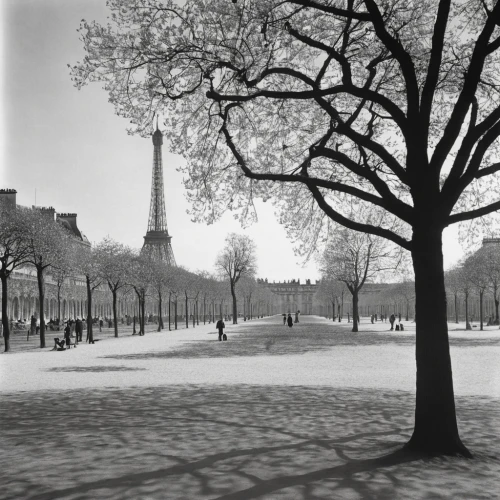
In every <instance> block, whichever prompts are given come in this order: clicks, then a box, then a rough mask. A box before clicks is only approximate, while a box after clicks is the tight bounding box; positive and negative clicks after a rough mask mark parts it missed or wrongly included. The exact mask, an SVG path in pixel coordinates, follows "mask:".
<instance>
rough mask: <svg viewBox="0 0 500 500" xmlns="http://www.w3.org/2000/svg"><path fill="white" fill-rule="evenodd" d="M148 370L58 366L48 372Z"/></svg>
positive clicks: (126, 367) (120, 367)
mask: <svg viewBox="0 0 500 500" xmlns="http://www.w3.org/2000/svg"><path fill="white" fill-rule="evenodd" d="M145 370H146V368H131V367H129V366H58V367H55V368H49V369H47V370H45V371H47V372H137V371H145Z"/></svg>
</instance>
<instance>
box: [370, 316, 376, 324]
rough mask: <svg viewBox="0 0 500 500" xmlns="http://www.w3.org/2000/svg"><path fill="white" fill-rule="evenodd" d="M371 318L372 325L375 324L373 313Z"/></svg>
mask: <svg viewBox="0 0 500 500" xmlns="http://www.w3.org/2000/svg"><path fill="white" fill-rule="evenodd" d="M370 319H371V322H372V325H373V320H374V319H375V318H374V317H373V314H372V315H371V318H370Z"/></svg>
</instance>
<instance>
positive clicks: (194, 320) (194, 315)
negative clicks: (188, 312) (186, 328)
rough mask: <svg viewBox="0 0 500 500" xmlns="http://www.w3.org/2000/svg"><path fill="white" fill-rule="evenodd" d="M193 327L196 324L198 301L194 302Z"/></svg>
mask: <svg viewBox="0 0 500 500" xmlns="http://www.w3.org/2000/svg"><path fill="white" fill-rule="evenodd" d="M192 309H193V328H194V327H195V326H196V302H193V307H192Z"/></svg>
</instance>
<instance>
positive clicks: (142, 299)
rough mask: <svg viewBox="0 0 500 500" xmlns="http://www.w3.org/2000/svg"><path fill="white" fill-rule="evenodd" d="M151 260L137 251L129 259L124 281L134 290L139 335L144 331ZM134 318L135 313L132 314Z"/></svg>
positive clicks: (150, 279)
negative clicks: (136, 302)
mask: <svg viewBox="0 0 500 500" xmlns="http://www.w3.org/2000/svg"><path fill="white" fill-rule="evenodd" d="M151 262H152V261H151V260H150V259H148V258H147V257H146V256H145V255H143V254H141V253H140V252H139V251H136V252H135V255H134V256H133V257H132V258H131V259H130V265H129V267H128V270H127V275H126V282H127V284H128V285H129V286H131V287H132V288H133V290H134V292H135V295H136V297H137V301H138V313H139V314H138V317H139V335H141V336H142V335H144V334H145V333H146V299H147V296H148V293H149V290H150V286H151V281H152V272H153V271H152V269H151ZM134 318H135V314H134Z"/></svg>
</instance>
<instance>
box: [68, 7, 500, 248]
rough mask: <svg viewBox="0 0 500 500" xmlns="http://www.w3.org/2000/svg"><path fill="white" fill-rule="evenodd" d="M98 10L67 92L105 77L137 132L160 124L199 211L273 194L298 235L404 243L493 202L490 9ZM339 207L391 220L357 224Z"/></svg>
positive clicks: (244, 211) (496, 110)
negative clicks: (101, 13)
mask: <svg viewBox="0 0 500 500" xmlns="http://www.w3.org/2000/svg"><path fill="white" fill-rule="evenodd" d="M109 6H110V9H111V11H112V15H111V23H110V24H108V25H106V26H100V25H99V24H97V23H87V22H85V21H84V22H83V23H82V26H81V30H80V32H81V35H82V39H83V42H84V45H85V49H86V51H87V55H86V56H85V59H84V60H83V62H81V63H79V64H77V65H75V66H73V67H72V75H73V78H74V80H75V83H76V85H77V86H78V87H82V86H83V85H84V84H86V83H87V82H89V81H103V82H104V83H105V88H106V90H107V91H108V92H109V95H110V100H111V102H112V103H113V104H114V106H115V108H116V111H117V113H118V114H119V115H122V116H125V117H127V118H129V119H130V121H131V124H132V125H131V130H133V131H135V132H138V133H142V134H145V135H148V134H150V132H151V126H152V118H153V115H154V114H160V115H161V116H164V117H165V123H166V124H167V125H168V130H169V134H168V138H169V139H170V141H171V147H172V149H173V151H175V152H177V153H180V154H182V155H183V156H184V157H185V158H187V160H188V163H187V166H186V172H187V173H189V176H187V177H186V181H185V182H186V186H187V188H188V189H189V192H190V197H191V201H192V203H193V213H194V214H195V216H196V217H198V218H204V219H205V220H208V221H212V220H214V219H215V218H217V217H219V216H220V215H221V213H222V212H223V211H224V210H225V209H226V208H229V209H233V210H239V212H240V214H241V216H242V218H247V217H248V216H250V215H251V213H252V211H253V204H252V200H253V199H254V197H262V198H264V199H268V198H270V197H273V196H274V197H275V199H276V203H277V204H278V205H279V206H281V207H282V208H283V211H282V220H283V221H284V222H285V223H288V224H289V226H290V228H291V229H292V230H295V231H298V232H302V233H303V232H306V233H307V234H308V235H309V237H316V236H317V235H318V231H319V227H320V226H321V224H322V222H323V221H325V220H330V221H335V222H338V223H340V224H342V225H344V226H346V227H349V228H351V229H356V230H361V231H364V232H369V233H372V234H375V235H378V236H383V237H385V238H388V239H390V240H391V241H393V242H395V243H397V244H399V245H401V246H402V247H404V248H406V249H411V247H412V242H411V238H410V237H409V236H408V229H409V227H415V225H418V224H420V223H427V224H428V223H433V224H436V225H439V227H441V228H444V227H446V226H448V225H450V224H452V223H455V222H460V221H465V220H469V219H472V218H475V217H478V216H482V215H486V214H488V213H490V212H493V211H495V210H497V209H498V208H500V201H498V200H496V195H495V192H496V190H495V189H493V188H492V185H491V183H492V182H495V185H498V184H497V183H498V175H496V174H497V172H498V171H499V170H500V163H498V162H496V161H495V160H494V157H495V153H496V152H497V151H498V135H499V133H500V121H499V120H500V106H499V100H498V89H499V87H498V85H497V82H496V79H495V74H496V72H497V70H498V62H499V52H498V48H499V47H500V36H499V35H500V30H499V28H498V24H499V23H500V5H498V4H497V2H496V1H492V0H484V1H480V0H472V1H467V2H463V1H458V0H457V1H455V2H452V1H450V0H441V1H439V2H436V1H434V0H426V1H421V2H411V3H410V4H407V3H406V2H405V3H402V2H397V1H394V0H392V1H385V2H380V3H377V2H375V0H357V1H355V0H344V1H341V2H329V1H312V0H289V1H280V2H278V1H267V0H266V1H263V0H247V1H245V2H243V1H239V2H235V3H230V2H229V1H228V0H189V1H187V2H186V3H185V4H183V5H182V6H180V5H177V4H176V3H175V2H173V1H159V0H141V1H139V0H119V1H118V0H111V1H110V2H109ZM255 181H262V182H255ZM272 181H284V182H286V183H287V184H286V185H285V184H278V185H276V184H274V183H273V182H272ZM311 195H312V196H311ZM346 199H353V200H355V201H356V203H359V204H362V205H366V204H368V205H370V206H373V207H377V208H382V209H383V210H385V211H386V212H387V213H388V214H389V215H390V216H391V217H392V218H395V219H398V220H400V221H402V223H401V224H400V225H399V226H398V227H397V228H395V227H394V226H393V225H392V222H390V219H389V218H388V219H387V220H386V222H385V223H384V224H373V223H365V222H363V221H358V220H356V218H355V217H352V216H351V215H350V214H346V213H345V211H344V209H343V207H344V206H345V200H346ZM437 207H439V215H438V216H437V217H434V219H435V220H434V221H433V220H432V219H431V215H432V213H435V212H436V208H437ZM325 214H326V216H327V217H325ZM304 220H308V221H311V220H314V221H315V222H314V224H306V225H303V224H302V221H304Z"/></svg>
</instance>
